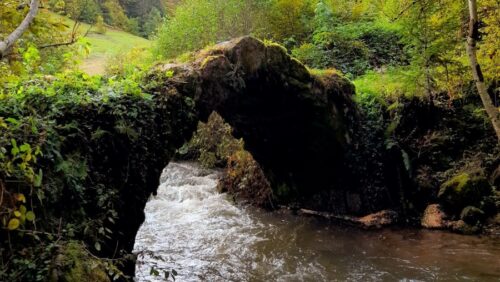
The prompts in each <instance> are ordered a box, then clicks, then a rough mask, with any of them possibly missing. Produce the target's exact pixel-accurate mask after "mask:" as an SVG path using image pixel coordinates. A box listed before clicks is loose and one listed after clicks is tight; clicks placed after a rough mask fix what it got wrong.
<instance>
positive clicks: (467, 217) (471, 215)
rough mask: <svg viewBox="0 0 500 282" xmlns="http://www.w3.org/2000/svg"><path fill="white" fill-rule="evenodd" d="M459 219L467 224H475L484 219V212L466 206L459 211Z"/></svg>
mask: <svg viewBox="0 0 500 282" xmlns="http://www.w3.org/2000/svg"><path fill="white" fill-rule="evenodd" d="M460 219H461V220H463V221H465V222H466V223H468V224H471V225H476V224H477V223H480V222H482V221H484V219H485V213H484V211H482V210H481V209H478V208H476V207H473V206H467V207H465V208H464V209H463V210H462V212H461V213H460Z"/></svg>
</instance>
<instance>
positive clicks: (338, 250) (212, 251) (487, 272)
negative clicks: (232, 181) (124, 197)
mask: <svg viewBox="0 0 500 282" xmlns="http://www.w3.org/2000/svg"><path fill="white" fill-rule="evenodd" d="M217 178H218V175H217V172H215V171H210V170H204V169H201V168H200V167H199V166H198V165H196V164H194V163H171V164H169V166H168V167H167V168H166V169H165V171H164V173H163V175H162V179H161V182H162V184H161V185H160V187H159V190H158V195H157V196H155V197H153V198H151V199H150V201H149V202H148V204H147V205H146V209H145V213H146V220H145V222H144V224H143V225H142V226H141V228H140V230H139V232H138V234H137V237H136V244H135V247H134V252H135V253H137V254H138V261H137V265H136V280H137V281H164V276H163V270H171V269H175V270H176V271H177V273H178V275H177V277H176V280H177V281H500V240H499V239H495V238H490V237H477V236H462V235H457V234H451V233H446V232H439V231H428V230H417V229H415V230H409V229H384V230H377V231H364V230H359V229H356V228H346V227H339V226H337V225H331V224H328V223H325V222H324V221H320V220H317V219H314V218H308V217H299V216H294V215H290V214H285V213H269V212H265V211H262V210H258V209H254V208H251V207H241V206H237V205H235V204H234V203H232V201H231V200H230V199H229V198H228V197H227V195H224V194H218V193H217V192H216V189H215V186H216V184H217ZM152 268H153V269H156V270H158V272H159V273H160V275H159V276H155V275H154V274H151V269H152Z"/></svg>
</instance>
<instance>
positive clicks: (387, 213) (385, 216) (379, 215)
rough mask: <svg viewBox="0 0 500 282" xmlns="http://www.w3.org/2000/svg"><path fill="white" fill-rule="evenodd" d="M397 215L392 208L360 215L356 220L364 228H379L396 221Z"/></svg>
mask: <svg viewBox="0 0 500 282" xmlns="http://www.w3.org/2000/svg"><path fill="white" fill-rule="evenodd" d="M398 218H399V215H398V213H397V212H395V211H393V210H383V211H379V212H376V213H372V214H369V215H366V216H364V217H361V218H359V219H358V222H359V223H360V224H361V225H362V226H363V227H364V228H381V227H383V226H388V225H393V224H395V223H397V221H398Z"/></svg>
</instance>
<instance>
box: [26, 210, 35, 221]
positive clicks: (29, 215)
mask: <svg viewBox="0 0 500 282" xmlns="http://www.w3.org/2000/svg"><path fill="white" fill-rule="evenodd" d="M26 220H27V221H33V220H35V213H34V212H33V211H29V212H27V213H26Z"/></svg>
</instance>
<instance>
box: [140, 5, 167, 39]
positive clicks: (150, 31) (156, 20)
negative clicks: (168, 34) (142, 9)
mask: <svg viewBox="0 0 500 282" xmlns="http://www.w3.org/2000/svg"><path fill="white" fill-rule="evenodd" d="M162 21H163V19H162V16H161V13H160V10H158V9H156V8H154V7H153V8H152V9H151V12H149V15H148V17H147V19H146V21H145V22H144V24H143V26H142V31H143V35H144V36H145V37H151V36H153V35H154V34H155V33H156V30H157V29H158V27H159V26H160V25H161V23H162Z"/></svg>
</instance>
